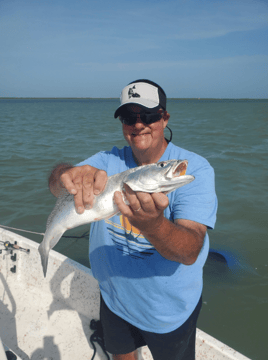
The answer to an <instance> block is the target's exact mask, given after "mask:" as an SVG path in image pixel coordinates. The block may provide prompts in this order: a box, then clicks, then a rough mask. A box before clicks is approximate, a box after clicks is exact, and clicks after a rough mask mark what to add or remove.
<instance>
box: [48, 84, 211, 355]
mask: <svg viewBox="0 0 268 360" xmlns="http://www.w3.org/2000/svg"><path fill="white" fill-rule="evenodd" d="M114 116H115V118H117V117H118V116H119V119H120V121H121V123H122V129H123V134H124V137H125V139H126V141H127V142H128V144H129V146H128V147H124V148H123V149H118V148H117V147H114V148H113V149H112V150H111V151H107V152H100V153H98V154H96V155H94V156H92V157H91V158H89V159H87V160H85V161H84V162H82V163H80V164H78V165H77V166H76V167H72V166H70V165H68V164H62V165H59V166H57V167H56V168H55V169H54V170H53V172H52V174H51V177H50V189H51V192H52V193H53V194H54V195H55V196H58V195H59V193H60V190H61V188H62V187H65V188H66V189H67V190H68V191H69V192H70V193H72V194H74V199H75V205H76V209H77V211H78V212H79V213H82V212H83V211H84V209H89V208H90V207H91V206H92V204H93V201H94V194H95V195H98V194H99V193H100V192H101V191H102V190H103V189H104V187H105V183H106V180H107V175H108V176H111V175H113V174H116V173H119V172H122V171H124V170H127V169H129V168H133V167H136V166H140V165H145V164H151V163H154V162H158V161H165V160H169V159H181V160H183V159H187V160H188V161H189V165H188V170H187V173H188V174H191V175H194V176H195V180H194V181H193V182H192V183H191V184H188V185H186V186H184V187H182V188H180V189H178V190H176V191H174V192H172V193H171V194H169V195H168V196H166V195H165V194H163V193H158V194H147V193H142V192H133V191H132V190H131V189H130V188H129V187H127V186H125V194H124V197H125V198H126V199H127V200H128V204H129V205H127V203H126V202H125V201H124V198H123V196H122V194H121V193H120V192H116V193H115V195H114V201H115V203H116V204H117V206H118V207H119V209H120V211H121V215H120V216H114V217H112V218H111V219H108V220H106V221H99V222H96V223H93V224H92V225H91V233H90V263H91V267H92V271H93V274H94V276H95V277H96V279H97V280H98V281H99V285H100V290H101V314H100V317H101V322H102V327H103V331H104V340H105V344H106V349H107V351H109V352H110V353H112V354H114V355H113V359H117V360H134V359H137V351H136V349H137V348H138V347H140V346H143V345H146V344H147V345H148V347H149V349H150V350H151V352H152V355H153V358H154V360H163V359H165V360H177V359H180V360H181V359H184V360H186V359H187V360H191V359H195V334H196V322H197V318H198V315H199V312H200V309H201V305H202V300H201V294H202V286H203V284H202V282H203V281H202V269H203V265H204V263H205V261H206V258H207V255H208V251H209V240H208V235H207V228H213V227H214V224H215V221H216V210H217V198H216V195H215V189H214V171H213V169H212V168H211V166H210V165H209V163H208V162H207V161H206V160H205V159H204V158H202V157H201V156H198V155H196V154H194V153H191V152H189V151H186V150H184V149H181V148H179V147H177V146H175V145H173V144H172V143H171V142H168V141H167V140H166V139H165V137H164V129H165V128H166V126H167V124H168V121H169V117H170V115H169V114H168V112H167V111H166V95H165V92H164V91H163V89H162V88H161V87H160V86H159V85H157V84H155V83H154V82H151V81H149V80H137V81H134V82H133V83H130V84H129V85H127V86H126V87H125V88H124V89H123V91H122V94H121V105H120V107H119V108H118V109H117V110H116V112H115V115H114Z"/></svg>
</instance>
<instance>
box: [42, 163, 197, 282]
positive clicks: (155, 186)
mask: <svg viewBox="0 0 268 360" xmlns="http://www.w3.org/2000/svg"><path fill="white" fill-rule="evenodd" d="M187 166H188V160H167V161H160V162H158V163H153V164H149V165H142V166H138V167H135V168H131V169H129V170H126V171H124V172H121V173H118V174H115V175H112V176H109V177H108V179H107V183H106V186H105V188H104V190H103V192H101V193H100V194H99V195H96V196H95V197H94V201H93V206H92V208H91V209H88V210H87V209H85V211H84V212H83V213H82V214H78V213H77V211H76V209H75V204H74V196H73V195H72V194H69V193H68V192H67V190H65V191H64V193H63V194H61V195H60V196H59V197H58V199H57V201H56V205H55V207H54V209H53V210H52V212H51V214H50V215H49V217H48V220H47V224H46V231H45V235H44V238H43V241H42V242H41V244H40V245H39V247H38V251H39V254H40V257H41V264H42V268H43V273H44V277H46V273H47V267H48V258H49V251H50V249H52V248H53V247H54V246H55V245H56V244H57V243H58V241H59V240H60V238H61V237H62V235H63V234H64V232H65V231H66V230H69V229H73V228H75V227H78V226H80V225H84V224H89V223H92V222H95V221H100V220H106V219H109V218H110V217H112V216H114V215H117V214H119V213H120V210H119V209H118V207H117V205H116V204H115V203H114V201H113V197H114V193H115V192H116V191H120V192H121V193H122V195H123V198H124V184H127V185H128V186H129V187H130V188H131V189H132V190H133V191H142V192H147V193H159V192H163V193H165V194H168V193H170V192H172V191H174V190H176V189H178V188H180V187H182V186H184V185H186V184H189V183H190V182H192V181H193V180H194V179H195V178H194V176H192V175H186V170H187ZM124 201H125V202H126V203H127V201H126V199H124Z"/></svg>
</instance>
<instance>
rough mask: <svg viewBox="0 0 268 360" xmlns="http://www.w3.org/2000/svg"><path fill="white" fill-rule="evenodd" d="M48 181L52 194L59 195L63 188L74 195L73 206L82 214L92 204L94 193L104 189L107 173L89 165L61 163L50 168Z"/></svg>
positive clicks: (96, 193)
mask: <svg viewBox="0 0 268 360" xmlns="http://www.w3.org/2000/svg"><path fill="white" fill-rule="evenodd" d="M48 182H49V189H50V191H51V193H52V194H53V195H54V196H56V197H58V196H60V194H61V192H62V189H64V188H65V189H66V190H67V191H68V192H69V193H70V194H72V195H74V202H75V208H76V210H77V212H78V213H79V214H82V213H83V212H84V210H85V209H90V208H91V207H92V206H93V201H94V195H98V194H100V193H101V192H102V191H103V190H104V188H105V185H106V182H107V173H106V172H105V171H103V170H99V169H97V168H95V167H93V166H90V165H83V166H75V167H73V166H72V165H70V164H66V163H63V164H59V165H57V166H56V167H55V168H54V169H53V170H52V172H51V175H50V177H49V180H48Z"/></svg>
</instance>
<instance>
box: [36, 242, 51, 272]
mask: <svg viewBox="0 0 268 360" xmlns="http://www.w3.org/2000/svg"><path fill="white" fill-rule="evenodd" d="M38 251H39V254H40V256H41V263H42V268H43V273H44V277H46V274H47V264H48V253H49V251H46V249H44V247H43V246H42V243H41V244H40V245H39V247H38Z"/></svg>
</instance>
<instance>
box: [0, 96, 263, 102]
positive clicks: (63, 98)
mask: <svg viewBox="0 0 268 360" xmlns="http://www.w3.org/2000/svg"><path fill="white" fill-rule="evenodd" d="M8 99H10V100H14V99H15V100H19V99H21V100H31V99H32V100H118V101H119V100H120V99H119V98H93V97H1V96H0V100H8ZM167 100H200V101H202V100H222V101H225V100H231V101H236V100H247V101H256V100H258V101H262V100H268V98H167Z"/></svg>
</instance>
